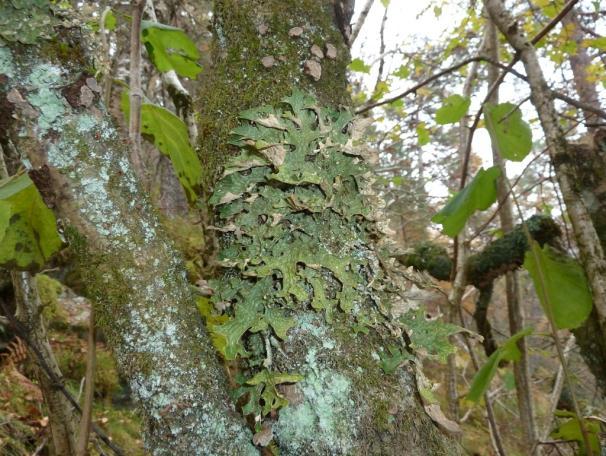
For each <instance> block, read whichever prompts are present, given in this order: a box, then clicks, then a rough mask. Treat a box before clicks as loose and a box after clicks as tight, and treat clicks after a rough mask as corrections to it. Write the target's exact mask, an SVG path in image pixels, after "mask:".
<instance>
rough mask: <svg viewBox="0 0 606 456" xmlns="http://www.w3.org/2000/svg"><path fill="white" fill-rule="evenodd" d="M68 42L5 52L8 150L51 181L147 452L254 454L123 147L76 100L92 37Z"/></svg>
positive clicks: (2, 95) (180, 270)
mask: <svg viewBox="0 0 606 456" xmlns="http://www.w3.org/2000/svg"><path fill="white" fill-rule="evenodd" d="M60 33H61V36H60V37H59V38H57V42H43V43H40V44H39V45H34V46H22V45H12V46H10V47H2V48H0V68H1V69H2V73H3V75H2V76H1V78H0V84H1V85H0V100H2V103H0V106H1V107H2V110H3V112H2V117H3V118H4V119H10V120H9V122H10V124H9V125H7V131H6V132H4V133H5V134H3V135H2V138H1V139H2V141H3V142H4V141H12V142H13V143H14V145H15V146H16V149H17V150H18V151H19V152H20V153H21V154H22V156H23V159H24V160H29V161H30V162H31V163H32V164H33V166H34V167H36V168H41V169H42V170H43V171H44V170H46V176H47V178H48V179H47V183H46V184H44V185H42V186H40V185H39V190H40V192H41V194H42V195H43V196H44V198H45V201H46V202H47V204H49V205H51V206H54V208H55V209H56V212H57V214H58V216H59V219H60V221H61V223H62V225H63V226H64V227H65V228H64V234H65V237H66V238H67V239H68V241H69V244H70V252H71V254H72V255H73V259H74V260H75V262H76V263H77V267H78V268H79V270H80V271H81V273H82V283H83V285H84V287H85V289H86V293H87V295H88V296H89V297H90V298H91V299H92V301H93V302H94V303H95V306H96V309H95V311H96V312H95V313H96V315H97V317H98V320H97V321H98V325H99V327H100V328H101V329H102V330H103V332H104V334H105V335H106V337H107V339H108V342H109V345H110V347H111V348H112V350H113V352H114V354H115V356H116V359H117V361H118V364H119V366H120V367H121V370H122V372H123V374H124V376H125V378H126V379H127V380H128V383H129V386H130V388H131V390H132V392H133V396H134V398H135V400H136V402H137V403H138V405H139V406H140V408H141V412H142V415H143V418H144V434H145V443H146V446H147V448H148V449H149V450H150V452H151V453H153V454H158V455H161V454H192V455H193V454H200V455H202V454H204V455H206V454H224V455H247V454H250V455H254V454H257V453H258V452H257V450H256V449H255V448H254V446H253V445H252V443H251V437H252V434H251V433H250V431H249V430H248V429H247V428H246V426H245V424H244V420H243V419H242V417H240V416H239V415H238V414H237V413H236V411H235V410H234V406H233V404H232V403H231V401H230V399H229V398H228V396H227V393H226V391H225V385H226V383H227V380H226V377H225V375H224V372H223V369H222V368H221V366H220V365H219V363H218V362H217V359H216V355H215V352H214V350H213V348H212V346H211V344H210V342H209V340H208V337H207V335H206V333H205V331H204V329H203V327H202V324H201V321H200V317H199V315H198V312H197V309H196V306H195V304H194V301H193V297H192V295H191V293H190V291H189V286H188V284H187V281H186V277H185V272H184V267H183V264H182V261H181V259H180V258H179V256H178V255H177V253H176V252H175V250H174V248H173V247H172V245H171V244H170V243H169V242H168V241H167V237H166V235H165V233H164V232H163V230H162V228H161V227H160V225H159V223H158V218H157V214H156V212H155V211H154V210H153V209H152V208H151V206H150V204H149V201H148V198H147V197H146V195H144V194H143V193H142V192H141V190H140V188H139V185H138V183H137V181H136V179H135V177H134V173H133V170H132V167H131V165H130V163H129V161H128V158H127V157H128V151H127V147H126V144H127V143H126V141H125V140H123V139H122V138H120V136H119V134H118V131H117V130H116V129H115V128H114V126H113V125H112V122H111V119H110V118H109V117H108V116H107V114H105V110H104V108H103V107H102V106H101V104H100V103H99V101H98V99H99V94H98V93H96V94H95V99H96V100H97V101H96V102H94V103H92V104H90V102H88V103H87V102H86V101H85V100H84V99H83V98H84V97H82V98H81V97H80V93H81V88H82V87H84V86H85V85H86V79H87V75H86V68H87V67H86V63H87V59H86V55H84V54H83V50H82V47H81V44H80V43H82V42H83V40H85V39H86V37H82V36H80V35H79V33H78V32H77V31H75V30H72V31H70V32H67V31H64V30H63V31H61V32H60ZM55 46H56V48H55ZM55 49H57V50H58V49H61V51H55ZM65 49H68V50H69V52H67V51H65ZM64 51H65V52H64ZM61 55H69V60H62V59H61ZM92 87H95V86H94V84H93V85H92ZM89 90H90V89H89ZM9 94H10V96H9ZM9 100H12V101H9ZM11 116H12V117H11ZM45 167H48V168H45Z"/></svg>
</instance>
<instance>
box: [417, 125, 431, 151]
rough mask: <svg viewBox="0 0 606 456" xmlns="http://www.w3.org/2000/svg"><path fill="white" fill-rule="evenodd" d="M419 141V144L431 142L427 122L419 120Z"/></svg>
mask: <svg viewBox="0 0 606 456" xmlns="http://www.w3.org/2000/svg"><path fill="white" fill-rule="evenodd" d="M417 141H418V143H419V146H424V145H425V144H427V143H429V130H428V129H427V127H426V126H425V122H419V124H418V125H417Z"/></svg>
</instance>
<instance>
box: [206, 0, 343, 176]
mask: <svg viewBox="0 0 606 456" xmlns="http://www.w3.org/2000/svg"><path fill="white" fill-rule="evenodd" d="M213 13H214V21H213V24H214V32H215V39H214V41H213V44H212V48H211V53H212V65H211V67H210V68H209V70H208V71H207V72H206V73H205V74H204V76H203V79H202V83H201V85H200V89H199V91H198V98H199V102H198V105H197V111H198V113H199V119H200V120H199V132H200V159H201V160H202V161H203V164H204V168H205V170H206V173H207V174H206V176H205V185H206V187H207V188H209V187H211V186H212V185H213V184H214V180H215V179H216V177H217V171H218V168H219V166H220V165H222V164H223V163H224V161H225V158H226V157H228V156H229V155H230V154H231V153H232V151H233V149H232V148H231V147H230V146H229V145H228V143H227V138H228V135H229V132H230V131H231V130H232V129H233V128H234V127H235V126H236V122H237V117H238V113H240V112H241V111H243V110H245V109H249V108H252V107H255V106H260V105H264V104H269V105H275V104H276V103H278V102H279V101H280V100H281V99H282V98H284V97H285V96H286V95H288V94H289V93H290V92H291V91H292V89H293V88H294V87H298V88H300V89H303V90H305V91H307V92H310V93H312V94H314V95H315V96H316V98H317V99H318V100H319V101H320V103H321V104H323V105H327V106H328V105H332V106H338V105H341V104H345V105H347V104H349V95H348V93H347V91H346V88H347V81H346V78H345V68H346V66H347V64H348V63H349V50H348V48H347V47H346V46H345V45H344V43H343V37H342V36H341V33H340V32H339V31H338V29H337V28H336V27H335V26H334V22H333V20H334V12H333V5H332V2H330V1H323V0H269V1H258V0H255V1H248V0H217V1H215V4H214V11H213ZM263 26H266V27H267V30H266V31H265V32H264V33H262V32H263V31H264V27H263ZM294 27H302V28H303V32H302V34H301V35H300V36H298V37H293V36H289V31H290V30H291V29H292V28H294ZM314 44H315V45H317V46H319V47H320V48H321V49H323V50H325V49H326V45H327V44H332V45H333V46H335V47H336V49H337V56H336V58H335V59H331V58H327V57H325V58H323V59H321V61H320V65H321V67H322V75H321V77H320V79H319V80H318V81H315V80H314V79H313V78H312V77H311V76H309V75H306V74H304V64H305V61H306V60H310V59H312V57H313V56H312V54H311V50H310V49H311V46H312V45H314ZM268 56H271V57H273V58H274V65H273V66H271V67H270V68H266V67H265V66H264V65H263V63H262V59H263V57H268Z"/></svg>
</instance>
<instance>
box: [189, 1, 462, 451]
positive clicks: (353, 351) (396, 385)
mask: <svg viewBox="0 0 606 456" xmlns="http://www.w3.org/2000/svg"><path fill="white" fill-rule="evenodd" d="M214 14H215V16H214V32H215V38H214V43H213V47H212V49H213V51H212V52H213V57H214V59H213V66H212V67H211V68H210V69H209V71H208V72H207V73H206V75H205V81H204V83H203V84H202V87H201V89H200V91H199V92H198V97H197V98H198V100H199V112H200V124H199V125H200V128H199V131H200V136H201V142H200V148H199V150H200V153H201V155H200V157H201V160H203V161H204V162H205V164H206V167H207V176H206V187H207V189H209V190H211V189H212V187H213V183H214V181H215V179H216V177H217V176H218V175H219V174H220V172H221V164H222V163H224V160H225V158H226V157H228V156H230V155H233V153H234V152H235V149H231V148H230V146H228V142H227V140H228V135H229V132H230V130H231V129H232V128H234V127H235V126H236V125H237V124H238V118H237V116H238V113H239V112H241V111H243V110H245V109H250V108H254V107H257V106H260V105H265V104H272V105H276V104H278V103H279V101H280V100H282V99H283V98H284V97H285V96H287V95H290V94H291V92H292V91H293V89H302V90H304V91H306V92H309V93H311V94H312V95H314V96H315V98H316V99H317V100H318V102H319V105H323V106H331V105H332V106H335V105H340V104H347V102H348V94H347V91H346V78H345V76H346V75H345V68H346V64H347V62H348V59H349V55H348V51H347V48H346V46H345V45H344V43H343V38H342V36H341V34H340V32H339V31H338V29H337V27H336V26H335V24H334V18H333V15H334V13H333V5H332V2H325V1H321V0H304V1H294V0H286V1H284V0H269V1H263V2H262V1H241V0H218V1H216V2H215V9H214ZM295 27H301V28H302V31H298V30H293V31H291V30H292V29H293V28H295ZM289 31H291V32H290V33H289ZM299 32H301V33H299ZM314 44H315V45H317V46H318V47H320V48H321V49H323V50H326V46H327V45H328V44H330V45H332V46H335V48H336V49H337V55H336V58H334V59H330V58H323V59H318V61H317V63H319V64H320V65H321V67H322V74H321V77H320V78H319V80H316V79H314V78H313V77H312V76H310V75H308V74H306V72H305V62H306V61H307V60H311V59H312V53H311V46H312V45H314ZM268 56H272V57H273V59H274V61H273V64H272V65H270V66H269V67H266V66H264V65H263V63H262V59H263V58H264V57H268ZM326 184H327V185H331V183H326ZM361 227H362V225H358V222H357V221H356V219H355V218H352V219H351V221H350V225H349V228H350V229H351V231H352V232H360V231H363V228H361ZM326 229H327V230H329V229H330V228H328V227H326ZM335 229H337V228H336V227H335ZM227 242H229V241H227ZM366 248H370V247H368V246H366V245H365V246H360V250H361V251H362V250H365V249H366ZM314 249H315V246H310V250H311V251H314ZM352 263H354V261H353V260H352ZM243 292H244V293H246V290H244V291H243ZM361 293H362V292H361ZM359 300H360V301H363V299H359ZM300 304H301V307H299V308H297V310H294V311H293V314H292V315H291V316H292V317H293V318H294V319H295V321H296V324H295V327H293V328H292V329H291V330H290V331H289V332H288V337H287V338H286V340H285V341H284V342H283V343H282V344H281V347H280V348H279V349H276V350H275V351H274V353H273V356H272V360H271V361H272V370H277V371H278V372H293V373H297V374H301V375H303V376H304V380H303V381H301V382H299V383H297V384H296V385H295V386H294V387H293V388H292V389H288V388H287V390H284V391H282V393H283V394H284V395H285V397H287V398H288V399H289V400H290V404H289V405H288V406H287V407H285V408H283V409H281V410H280V411H279V412H278V413H277V416H273V419H270V420H269V421H270V423H271V426H272V431H273V437H274V439H275V442H276V444H277V445H278V447H279V449H280V454H282V455H299V454H309V455H314V454H315V455H325V454H335V455H341V454H347V455H358V454H359V455H362V454H377V455H379V454H380V455H400V454H407V455H426V454H435V455H439V454H459V453H460V448H459V446H458V445H457V444H456V442H455V441H454V440H452V439H451V438H449V437H447V436H446V435H445V434H443V433H442V432H441V431H440V430H438V428H437V426H436V425H435V424H434V423H433V422H432V420H431V419H430V418H429V416H428V415H427V414H426V413H425V411H424V409H423V405H422V403H421V400H420V397H419V394H418V391H417V385H416V381H415V376H414V373H413V372H412V369H411V370H408V369H404V368H402V369H398V370H397V371H396V373H395V374H394V375H386V374H385V373H384V372H383V371H382V370H381V368H380V364H379V356H378V352H379V351H381V350H382V349H386V342H387V340H389V336H385V333H387V331H385V333H381V334H379V332H376V331H374V330H372V329H371V331H370V332H369V334H362V333H360V334H356V333H355V331H353V330H352V329H351V328H352V318H351V316H350V315H347V314H345V313H340V312H339V311H335V315H334V316H333V318H334V319H333V321H332V322H330V323H328V322H327V320H326V317H325V314H324V313H323V312H315V311H313V310H311V307H310V305H309V303H307V306H306V305H305V304H304V303H302V302H301V303H300ZM236 312H237V310H236ZM392 340H393V336H392ZM268 356H269V355H268ZM265 420H266V421H267V418H266V419H265Z"/></svg>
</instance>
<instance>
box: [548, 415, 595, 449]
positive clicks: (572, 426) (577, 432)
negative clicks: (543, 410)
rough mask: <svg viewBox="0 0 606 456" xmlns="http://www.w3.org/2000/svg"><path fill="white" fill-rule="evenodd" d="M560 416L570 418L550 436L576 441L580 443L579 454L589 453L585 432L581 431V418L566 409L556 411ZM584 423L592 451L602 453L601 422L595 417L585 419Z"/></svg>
mask: <svg viewBox="0 0 606 456" xmlns="http://www.w3.org/2000/svg"><path fill="white" fill-rule="evenodd" d="M555 414H556V415H557V416H559V417H568V418H569V419H568V420H567V421H565V422H564V423H562V424H560V425H559V426H558V427H557V428H556V429H555V430H553V431H552V432H551V434H550V437H552V438H553V439H556V440H565V441H571V440H573V441H576V442H577V443H578V444H579V449H580V452H579V453H578V455H579V456H584V455H586V454H587V448H586V447H585V440H584V439H583V434H582V432H581V426H580V423H579V419H578V418H577V416H576V415H575V414H574V413H571V412H568V411H565V410H557V411H556V413H555ZM583 424H584V427H585V430H586V431H587V437H588V440H589V445H590V446H591V452H592V453H593V454H594V455H599V454H600V438H599V434H600V422H599V421H598V420H595V419H584V420H583Z"/></svg>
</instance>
